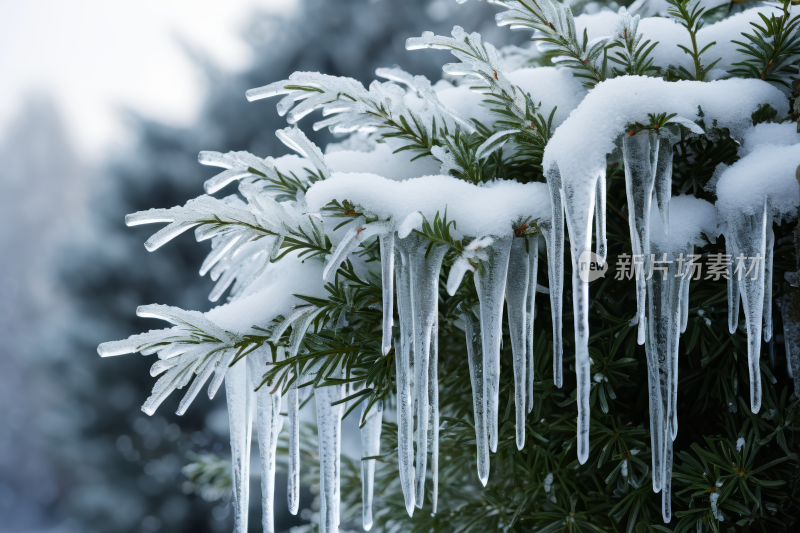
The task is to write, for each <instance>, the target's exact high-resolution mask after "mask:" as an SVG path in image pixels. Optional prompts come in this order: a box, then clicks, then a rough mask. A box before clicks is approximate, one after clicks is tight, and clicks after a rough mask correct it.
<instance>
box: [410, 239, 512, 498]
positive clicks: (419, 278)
mask: <svg viewBox="0 0 800 533" xmlns="http://www.w3.org/2000/svg"><path fill="white" fill-rule="evenodd" d="M430 242H431V241H430V240H428V238H426V237H423V236H422V235H419V234H417V233H412V234H410V235H409V236H408V237H406V238H405V239H399V240H398V246H399V247H402V248H404V249H405V250H406V251H407V253H408V257H409V262H410V266H411V301H412V306H413V310H414V315H413V318H414V396H415V398H416V411H417V413H416V415H417V453H416V472H415V485H416V489H415V496H416V498H415V504H416V506H417V507H419V508H420V509H421V508H422V504H423V502H424V499H425V478H426V473H427V461H428V416H429V412H428V411H429V400H428V393H429V391H428V377H429V376H428V373H429V371H428V368H429V366H430V354H431V336H432V333H433V327H434V323H435V322H436V317H437V315H438V313H439V307H438V306H439V272H440V271H441V268H442V260H443V259H444V256H445V253H446V252H447V247H445V246H434V247H433V248H429V245H430ZM501 304H502V302H501Z"/></svg>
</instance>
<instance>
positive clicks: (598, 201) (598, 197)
mask: <svg viewBox="0 0 800 533" xmlns="http://www.w3.org/2000/svg"><path fill="white" fill-rule="evenodd" d="M594 227H595V233H596V235H595V237H594V238H595V253H596V254H597V263H598V265H600V266H603V265H604V264H606V255H607V253H608V249H607V248H608V245H607V239H606V169H603V170H602V171H601V172H600V174H599V175H598V177H597V185H596V186H595V200H594Z"/></svg>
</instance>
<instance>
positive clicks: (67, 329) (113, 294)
mask: <svg viewBox="0 0 800 533" xmlns="http://www.w3.org/2000/svg"><path fill="white" fill-rule="evenodd" d="M275 1H283V0H275ZM287 1H288V0H287ZM74 2H75V3H77V4H80V3H81V2H80V1H78V0H74ZM296 4H297V5H296V8H295V9H294V10H292V12H291V14H289V15H285V14H284V15H275V14H274V13H265V12H259V11H258V10H256V9H254V10H253V13H252V15H251V16H249V17H248V21H247V23H246V24H245V26H244V27H243V28H242V31H243V37H244V40H245V41H246V42H247V43H248V46H250V47H252V49H253V53H252V56H253V58H254V61H253V62H252V64H251V65H249V66H248V67H247V68H246V69H243V70H241V71H240V72H237V73H235V74H233V75H232V74H231V73H230V72H227V71H223V70H222V69H221V68H219V66H218V65H216V64H215V62H214V61H213V60H212V59H210V58H209V57H208V56H207V55H204V54H203V53H202V52H200V51H199V50H197V49H194V48H192V47H191V46H189V45H186V53H188V54H189V55H190V56H191V57H192V58H193V61H195V62H196V63H197V64H198V65H199V66H200V67H201V71H202V73H203V77H204V80H203V81H204V83H205V86H206V88H205V94H206V95H207V98H206V101H205V102H204V103H203V104H202V109H201V112H200V114H199V117H198V118H197V119H196V120H195V121H194V123H192V124H190V125H188V126H185V127H174V126H167V125H164V124H161V123H159V122H158V121H153V120H150V119H148V118H145V117H144V116H141V115H137V114H135V113H132V112H129V111H121V113H124V114H125V118H126V121H125V123H126V124H127V128H128V129H129V131H130V132H131V133H132V134H133V142H131V143H129V146H128V147H127V148H125V149H120V150H114V151H113V152H111V153H110V154H107V155H104V156H103V157H102V158H100V160H99V161H93V162H87V161H84V160H83V159H82V158H81V156H80V155H78V152H77V150H76V147H75V142H74V139H72V138H71V136H70V133H69V131H70V130H69V127H68V126H69V124H68V123H65V119H64V116H65V113H64V111H65V110H64V109H62V108H61V107H59V106H58V105H57V104H56V103H55V101H54V98H53V94H54V93H55V92H56V91H58V90H59V88H58V87H57V86H56V87H48V88H46V89H47V90H46V91H43V92H38V93H31V95H30V96H28V97H26V98H25V99H24V100H21V101H18V102H15V103H14V118H12V119H11V120H10V121H9V122H8V124H7V125H6V126H5V127H4V129H3V131H2V133H0V161H2V165H0V184H1V185H2V191H3V192H2V194H0V221H2V224H0V250H2V254H0V257H2V260H1V261H0V338H2V342H0V406H2V408H0V517H2V519H0V532H11V531H14V532H28V533H32V532H34V531H51V532H72V531H75V532H81V533H89V532H94V531H97V532H120V533H123V532H129V531H130V532H134V531H136V532H139V531H159V530H161V531H166V530H169V531H172V532H181V531H193V532H200V531H229V530H230V529H231V527H232V517H231V516H230V513H229V508H228V507H226V506H225V505H224V504H220V503H219V502H211V503H209V502H206V501H204V500H203V499H202V498H201V497H200V496H199V495H197V494H195V490H194V489H195V487H193V486H192V484H191V483H189V482H188V481H187V480H186V478H185V476H183V474H182V473H181V471H180V470H181V468H182V467H183V466H184V465H186V464H187V463H189V462H190V459H189V458H187V453H202V452H204V451H208V452H214V453H218V454H219V455H220V456H222V457H225V458H226V459H227V456H226V454H228V453H229V452H228V448H229V444H228V437H227V415H226V413H225V402H224V399H221V398H217V399H216V400H215V401H214V402H209V401H198V402H197V404H196V405H194V406H193V408H192V409H191V410H190V411H189V413H187V414H186V415H185V416H183V417H181V419H180V420H179V419H178V417H177V416H176V415H174V414H171V413H172V412H174V407H175V405H177V403H176V402H178V398H177V397H176V398H172V399H170V400H168V403H169V402H173V403H174V404H175V405H173V406H172V407H170V406H169V405H167V406H166V407H165V408H164V409H161V410H160V411H159V413H160V414H156V415H155V416H153V417H146V416H145V415H144V414H143V413H141V412H140V411H139V409H138V405H139V404H141V402H142V400H143V399H144V398H146V397H147V395H148V394H149V390H150V388H151V386H152V380H151V379H150V378H149V373H148V371H147V368H148V367H149V364H150V363H149V362H147V361H146V360H144V359H142V358H137V357H129V358H120V359H118V360H115V361H113V364H110V362H109V361H107V360H102V359H100V358H99V357H98V356H97V352H96V346H97V345H98V344H99V343H100V342H102V341H105V340H108V339H119V338H125V337H127V336H128V335H130V334H133V333H137V332H140V331H142V330H143V329H145V330H146V329H148V328H149V327H160V326H158V325H157V324H156V322H155V321H153V324H146V323H145V322H146V321H143V319H138V318H136V317H135V316H134V315H133V313H132V312H131V310H132V309H135V308H136V306H138V305H142V304H148V303H153V302H158V303H163V304H167V305H174V306H178V307H181V308H183V309H195V310H200V311H204V310H207V309H209V308H210V307H211V305H210V302H208V301H207V299H206V295H207V294H208V292H209V290H210V288H211V286H210V285H208V284H209V283H210V281H209V280H208V278H199V277H197V276H192V277H191V280H189V279H186V273H187V272H194V271H195V270H196V269H197V268H198V267H199V265H200V263H201V262H202V259H203V256H204V254H205V253H206V250H205V249H204V247H202V246H197V245H196V244H194V242H193V241H192V238H191V236H189V235H188V234H187V235H186V236H184V237H182V238H180V239H178V240H177V242H176V243H175V244H174V245H172V246H170V247H166V248H165V249H164V250H162V251H160V252H159V253H158V254H148V253H147V252H146V251H145V249H144V247H143V246H142V242H143V241H144V240H145V239H146V237H147V236H148V234H149V233H148V232H151V230H150V229H148V228H138V229H137V228H126V227H125V226H124V220H123V216H122V214H124V213H132V212H135V211H139V210H142V209H147V208H150V207H170V206H173V205H178V204H182V203H183V202H184V200H185V198H187V197H190V196H192V195H194V193H196V191H197V190H198V187H199V186H200V185H201V184H202V183H203V181H204V180H206V179H208V178H209V177H210V176H212V175H213V174H214V173H215V169H212V168H208V167H201V166H200V165H199V164H198V163H197V153H198V152H199V151H200V150H201V149H205V150H215V151H219V152H226V151H228V150H232V149H236V150H249V151H251V152H254V153H264V154H271V155H273V156H276V157H277V156H279V155H282V154H284V153H286V152H287V151H288V150H287V148H286V147H285V146H283V145H282V144H280V143H279V141H278V140H277V139H276V138H275V136H274V134H273V132H274V130H275V129H277V128H279V127H283V125H284V124H283V120H282V119H279V117H278V116H277V114H276V112H275V110H274V108H273V107H272V106H257V107H253V106H252V105H250V106H248V104H247V102H246V100H245V98H244V92H245V90H246V89H248V88H251V87H258V86H261V85H264V84H266V83H268V82H271V81H274V80H279V79H284V78H286V77H288V75H289V74H290V73H292V72H294V71H322V72H326V73H328V74H332V75H337V76H349V77H352V78H355V79H357V80H359V81H361V82H364V83H365V84H366V83H367V82H369V81H370V80H371V79H373V78H374V72H375V69H376V68H377V67H381V66H390V65H393V64H398V65H399V66H401V67H402V68H403V69H405V70H407V71H410V72H414V73H415V74H423V75H426V76H428V77H429V78H430V79H432V80H435V79H438V78H439V77H440V69H441V64H442V63H443V62H444V60H445V59H446V56H447V53H446V52H438V53H427V54H408V53H405V48H404V43H405V40H406V38H407V37H409V36H418V35H420V33H421V32H422V31H433V32H434V33H436V34H447V33H449V31H450V29H451V28H452V26H453V25H454V24H458V25H461V26H463V27H465V28H468V29H470V31H473V30H474V31H478V32H480V33H481V34H482V35H483V37H484V39H485V40H487V41H490V42H492V43H494V44H495V45H498V46H502V45H504V44H509V43H510V41H509V39H515V40H514V41H513V42H514V43H515V44H521V43H523V42H525V40H526V35H524V34H522V33H519V34H510V33H509V32H507V31H504V30H502V29H500V28H498V27H497V26H496V25H495V22H494V16H493V15H494V12H495V10H494V9H492V7H491V6H489V5H487V4H486V3H483V2H470V3H468V4H466V5H461V6H459V5H458V4H456V2H455V1H453V0H402V1H394V0H297V1H296ZM9 5H10V2H9V3H8V4H6V5H5V6H2V5H0V7H3V8H4V10H5V11H6V12H7V11H8V10H7V9H6V8H8V7H9ZM287 18H288V19H289V20H286V19H287ZM143 30H146V28H143ZM54 44H56V43H54ZM96 45H97V46H103V43H102V42H98V43H96ZM11 53H13V52H11V51H9V50H6V54H5V55H6V57H8V55H9V54H11ZM16 53H19V52H16ZM0 57H1V56H0ZM0 65H1V64H0ZM162 82H163V83H164V84H169V83H170V80H169V79H163V80H162ZM48 91H49V92H48ZM68 111H72V113H67V115H72V116H74V115H75V113H74V111H78V112H79V111H80V109H78V110H74V109H72V110H68ZM324 135H328V134H327V132H318V134H317V136H316V137H312V140H313V141H315V142H316V143H317V144H318V145H320V146H324V145H325V144H326V142H328V140H327V139H325V138H324V137H323V136H324ZM156 272H158V275H156ZM64 339H67V340H64ZM177 422H180V427H178V425H177V424H176V423H177ZM354 423H355V422H353V421H351V425H353V424H354ZM354 438H355V439H357V437H356V436H355V435H354ZM356 443H357V441H354V442H353V446H356V449H357V444H356ZM350 448H351V449H352V446H350ZM343 449H344V450H345V451H347V449H348V446H347V443H345V445H344V446H343ZM254 460H257V458H254ZM284 486H285V483H281V482H278V483H276V487H280V488H281V489H280V490H283V489H282V488H283V487H284ZM251 490H252V491H253V498H252V499H251V502H252V504H251V511H252V512H253V517H254V518H253V519H251V520H250V524H251V530H253V531H256V530H258V529H259V527H260V526H259V524H260V520H259V519H257V518H256V517H257V516H258V514H259V513H260V509H259V502H260V497H258V496H257V495H258V491H259V485H258V483H257V482H255V483H253V484H252V489H251ZM280 490H279V491H278V494H276V499H277V500H278V501H282V500H283V499H284V498H285V494H282V493H280ZM311 498H312V496H311V494H310V493H309V492H307V489H306V492H305V493H304V495H303V501H302V502H301V508H303V507H307V506H308V504H309V502H310V500H311ZM276 511H277V513H279V514H276V523H277V525H278V530H287V529H289V527H291V526H293V525H297V524H299V523H302V519H301V518H300V517H292V516H291V515H289V514H288V512H287V511H286V508H285V506H277V508H276ZM280 513H283V514H280Z"/></svg>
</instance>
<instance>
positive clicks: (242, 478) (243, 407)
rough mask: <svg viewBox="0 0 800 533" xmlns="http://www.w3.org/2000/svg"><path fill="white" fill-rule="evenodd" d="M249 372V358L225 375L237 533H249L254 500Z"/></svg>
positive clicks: (253, 398)
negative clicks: (252, 493) (248, 523)
mask: <svg viewBox="0 0 800 533" xmlns="http://www.w3.org/2000/svg"><path fill="white" fill-rule="evenodd" d="M253 389H254V387H253V385H252V383H251V382H250V375H249V373H248V371H247V357H245V358H244V359H243V360H240V361H239V362H238V363H236V364H235V365H233V366H232V367H231V368H229V369H228V371H227V372H226V373H225V395H226V396H227V399H228V419H229V422H230V428H231V461H232V464H233V468H232V470H233V531H234V533H247V512H248V500H249V498H250V439H251V434H252V431H253V408H254V407H255V406H254V404H255V393H254V392H253Z"/></svg>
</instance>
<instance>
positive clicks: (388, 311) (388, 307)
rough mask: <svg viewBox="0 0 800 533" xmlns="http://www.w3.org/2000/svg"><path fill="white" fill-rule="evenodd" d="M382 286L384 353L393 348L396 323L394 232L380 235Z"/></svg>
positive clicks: (382, 347) (382, 349)
mask: <svg viewBox="0 0 800 533" xmlns="http://www.w3.org/2000/svg"><path fill="white" fill-rule="evenodd" d="M380 246H381V288H382V291H383V344H382V345H381V352H382V353H383V355H386V354H388V353H389V350H391V349H392V326H393V325H394V286H393V283H394V232H393V231H390V232H388V233H385V234H383V235H381V236H380Z"/></svg>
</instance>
